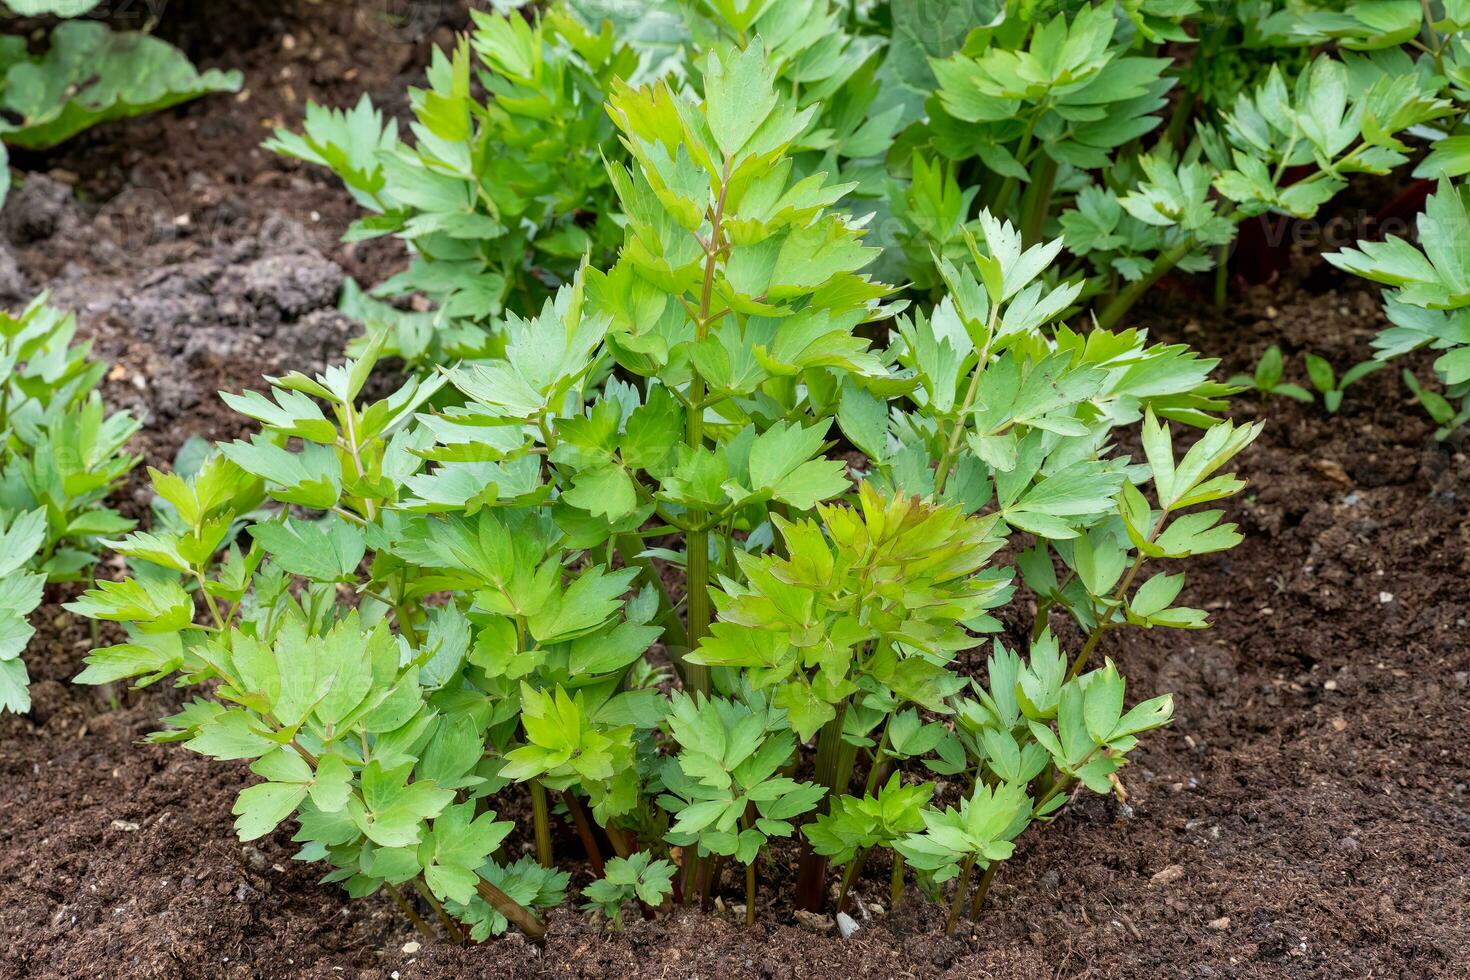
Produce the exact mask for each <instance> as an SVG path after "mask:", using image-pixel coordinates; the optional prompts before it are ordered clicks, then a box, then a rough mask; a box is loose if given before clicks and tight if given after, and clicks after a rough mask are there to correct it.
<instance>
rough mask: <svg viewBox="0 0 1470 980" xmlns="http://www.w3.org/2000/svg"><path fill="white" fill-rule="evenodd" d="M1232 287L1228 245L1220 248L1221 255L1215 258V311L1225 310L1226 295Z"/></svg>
mask: <svg viewBox="0 0 1470 980" xmlns="http://www.w3.org/2000/svg"><path fill="white" fill-rule="evenodd" d="M1229 286H1230V245H1229V243H1226V244H1224V245H1221V246H1220V253H1219V255H1218V256H1216V258H1215V309H1217V310H1224V309H1225V300H1226V294H1227V293H1228V292H1229Z"/></svg>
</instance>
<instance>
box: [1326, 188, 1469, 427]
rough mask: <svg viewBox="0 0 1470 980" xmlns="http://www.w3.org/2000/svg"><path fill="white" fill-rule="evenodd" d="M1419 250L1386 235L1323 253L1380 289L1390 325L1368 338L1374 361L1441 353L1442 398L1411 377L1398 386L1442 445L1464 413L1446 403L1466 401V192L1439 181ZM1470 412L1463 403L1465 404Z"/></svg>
mask: <svg viewBox="0 0 1470 980" xmlns="http://www.w3.org/2000/svg"><path fill="white" fill-rule="evenodd" d="M1417 229H1418V232H1419V236H1418V237H1419V244H1418V245H1417V246H1416V245H1414V244H1413V243H1412V242H1410V241H1408V240H1407V239H1404V238H1400V237H1397V236H1395V237H1392V238H1387V239H1384V240H1383V241H1381V242H1373V241H1365V242H1359V243H1358V245H1357V247H1356V248H1347V249H1343V250H1342V251H1341V252H1336V253H1333V254H1330V255H1327V256H1326V258H1327V261H1328V262H1331V263H1332V264H1333V265H1335V266H1337V267H1338V268H1340V269H1343V270H1344V271H1346V272H1350V273H1352V274H1353V275H1356V276H1362V277H1363V278H1365V279H1369V280H1371V281H1373V282H1376V283H1380V284H1382V285H1383V286H1385V287H1387V289H1386V291H1385V292H1384V294H1383V311H1384V314H1385V315H1386V316H1387V317H1388V321H1389V323H1390V324H1392V326H1390V327H1389V328H1388V329H1386V330H1384V331H1382V332H1381V333H1379V334H1378V336H1377V337H1375V338H1374V340H1373V347H1374V348H1375V355H1374V356H1375V357H1376V358H1377V360H1378V361H1380V362H1382V361H1388V360H1391V359H1393V358H1395V357H1401V356H1403V355H1404V354H1407V353H1409V352H1410V351H1415V350H1419V349H1421V348H1428V349H1429V350H1434V351H1442V352H1443V353H1441V354H1440V355H1439V356H1438V357H1437V358H1436V359H1435V361H1434V373H1435V375H1436V376H1437V377H1438V378H1439V380H1440V382H1441V383H1442V384H1444V386H1445V393H1444V394H1443V395H1440V394H1438V393H1436V392H1434V391H1430V390H1427V389H1424V388H1421V387H1420V385H1419V384H1418V382H1417V380H1413V381H1411V379H1412V378H1413V375H1412V374H1411V373H1408V372H1406V373H1405V383H1406V384H1408V385H1409V388H1410V390H1411V391H1412V392H1413V393H1414V397H1415V398H1417V399H1418V400H1419V403H1420V404H1421V405H1423V406H1424V408H1425V410H1426V411H1428V412H1429V414H1430V416H1431V417H1433V418H1434V420H1435V422H1436V423H1438V424H1439V426H1440V432H1439V434H1438V436H1437V437H1438V438H1441V439H1443V438H1444V437H1445V436H1447V435H1448V434H1449V433H1451V432H1453V431H1454V430H1455V429H1457V428H1458V427H1459V426H1460V425H1462V424H1464V421H1465V417H1466V411H1465V410H1462V411H1461V412H1458V413H1457V412H1456V411H1455V409H1454V408H1453V407H1452V405H1451V403H1450V399H1465V398H1466V396H1467V395H1470V333H1467V331H1466V324H1467V318H1470V263H1467V261H1466V258H1465V256H1464V253H1463V250H1464V242H1465V241H1466V240H1467V236H1470V214H1467V211H1466V203H1465V192H1464V190H1463V189H1462V188H1456V187H1455V186H1453V185H1452V184H1451V183H1450V181H1449V179H1448V178H1444V177H1442V178H1441V179H1440V181H1439V185H1438V188H1437V189H1436V190H1435V192H1434V193H1433V194H1431V195H1430V196H1429V199H1428V200H1427V201H1426V202H1425V206H1424V212H1423V213H1422V214H1421V215H1419V219H1418V223H1417ZM1466 405H1467V407H1470V402H1467V403H1466Z"/></svg>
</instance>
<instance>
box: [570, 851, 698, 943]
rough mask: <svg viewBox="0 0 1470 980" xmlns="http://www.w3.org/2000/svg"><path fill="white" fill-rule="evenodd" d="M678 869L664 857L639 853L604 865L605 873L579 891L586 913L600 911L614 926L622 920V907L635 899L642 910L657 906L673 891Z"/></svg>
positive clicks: (616, 858)
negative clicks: (605, 866)
mask: <svg viewBox="0 0 1470 980" xmlns="http://www.w3.org/2000/svg"><path fill="white" fill-rule="evenodd" d="M676 871H677V869H676V868H675V867H674V866H673V865H672V864H671V863H669V862H668V861H667V860H665V859H663V858H655V857H654V856H653V855H652V854H650V853H649V852H647V851H640V852H639V853H637V854H634V855H632V856H631V857H627V858H620V857H615V858H613V859H612V860H611V861H609V862H607V873H606V874H605V875H603V876H602V877H601V878H599V879H598V880H597V881H594V882H593V883H592V884H590V885H588V886H587V887H586V888H584V889H582V896H583V897H584V898H586V899H587V901H586V903H585V904H584V905H583V906H582V907H583V909H585V910H586V911H588V912H601V913H602V914H603V915H604V916H606V917H607V919H608V921H609V922H610V923H611V924H612V925H613V926H618V925H620V924H621V923H622V921H623V906H624V905H626V904H627V903H628V902H629V901H632V900H635V899H636V900H637V901H638V902H639V903H641V904H642V905H643V907H644V908H650V907H657V906H660V905H662V904H663V902H664V900H665V899H666V898H667V897H668V896H669V894H670V893H671V892H672V891H673V890H674V884H673V878H674V874H675V873H676Z"/></svg>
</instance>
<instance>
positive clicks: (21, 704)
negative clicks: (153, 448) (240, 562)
mask: <svg viewBox="0 0 1470 980" xmlns="http://www.w3.org/2000/svg"><path fill="white" fill-rule="evenodd" d="M46 300H47V297H46V296H44V295H43V296H40V297H38V298H37V299H36V300H35V301H34V302H32V303H31V304H30V305H29V306H28V307H26V309H25V310H23V311H22V312H20V313H19V314H13V313H10V312H6V311H0V542H3V557H0V583H3V584H0V710H9V711H26V710H28V709H29V708H30V694H29V692H28V690H27V688H28V687H29V684H30V678H29V675H28V674H27V672H26V668H25V664H24V663H23V662H22V661H21V659H20V655H21V653H22V652H24V650H25V647H26V644H27V643H28V642H29V641H30V638H31V636H32V635H33V633H34V630H33V629H32V628H31V627H30V626H29V625H28V624H27V623H26V621H25V616H26V615H27V614H29V613H30V612H32V611H33V610H34V609H35V608H36V606H38V605H39V604H40V602H41V591H42V587H43V586H44V585H45V583H46V582H47V581H51V582H77V581H83V580H86V579H88V578H90V576H91V574H92V566H93V564H94V563H95V562H96V561H97V558H98V555H99V554H100V552H101V549H102V538H103V537H104V536H106V535H111V534H121V533H122V532H124V531H128V530H131V529H132V528H133V524H134V522H133V521H131V520H128V519H127V518H124V517H123V516H122V515H120V514H119V513H118V512H117V511H115V510H113V509H111V508H109V507H105V506H103V500H104V499H105V498H106V497H107V496H108V494H109V493H111V492H112V490H113V489H115V488H116V487H117V486H118V484H119V483H121V481H122V479H123V478H124V477H125V476H126V475H127V473H128V471H129V470H131V469H132V468H133V466H134V465H136V464H137V462H138V460H137V458H136V457H133V456H129V455H127V454H126V453H125V452H124V451H123V447H124V445H125V444H126V443H127V441H128V440H129V439H130V438H132V436H133V434H134V433H135V432H137V430H138V425H139V423H138V422H137V420H136V419H134V418H132V416H130V415H128V414H127V413H126V412H118V413H115V414H111V415H109V414H107V411H106V409H105V408H104V406H103V404H102V397H101V395H100V394H98V392H97V390H96V389H97V385H98V383H99V382H100V381H101V380H102V376H103V374H104V373H105V372H106V370H107V365H106V364H104V363H102V362H101V361H96V360H93V359H92V358H91V357H90V354H91V344H90V343H81V344H77V343H74V342H73V341H74V339H75V337H76V330H77V321H76V317H74V316H72V315H71V314H69V313H64V312H62V311H61V310H58V309H56V308H55V307H53V306H50V305H48V304H47V302H46Z"/></svg>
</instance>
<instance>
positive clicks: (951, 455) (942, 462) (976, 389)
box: [934, 303, 1000, 497]
mask: <svg viewBox="0 0 1470 980" xmlns="http://www.w3.org/2000/svg"><path fill="white" fill-rule="evenodd" d="M999 319H1000V304H999V303H996V304H995V305H994V306H992V307H991V308H990V319H989V322H988V323H986V325H985V346H984V347H983V348H981V350H980V356H979V357H978V358H976V360H975V370H974V372H973V373H971V375H970V386H969V388H967V389H966V390H965V400H964V401H963V402H962V403H961V404H960V410H959V413H958V414H957V415H956V416H955V420H954V428H953V429H952V430H950V433H949V442H948V444H947V445H946V446H945V448H944V454H943V455H942V456H940V457H939V462H938V464H937V465H936V466H935V467H934V496H936V497H938V496H939V495H940V494H942V493H944V484H945V481H946V480H948V479H949V471H950V469H951V467H953V466H954V463H955V459H956V458H957V457H958V456H959V452H960V442H961V441H962V440H963V439H964V435H965V416H967V415H969V414H970V408H971V407H972V406H973V405H974V404H975V398H976V396H978V395H979V394H980V379H981V378H982V377H983V376H984V375H985V368H986V366H987V365H988V364H989V362H990V342H991V340H992V339H993V338H994V337H995V325H996V322H997V321H998V320H999Z"/></svg>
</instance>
